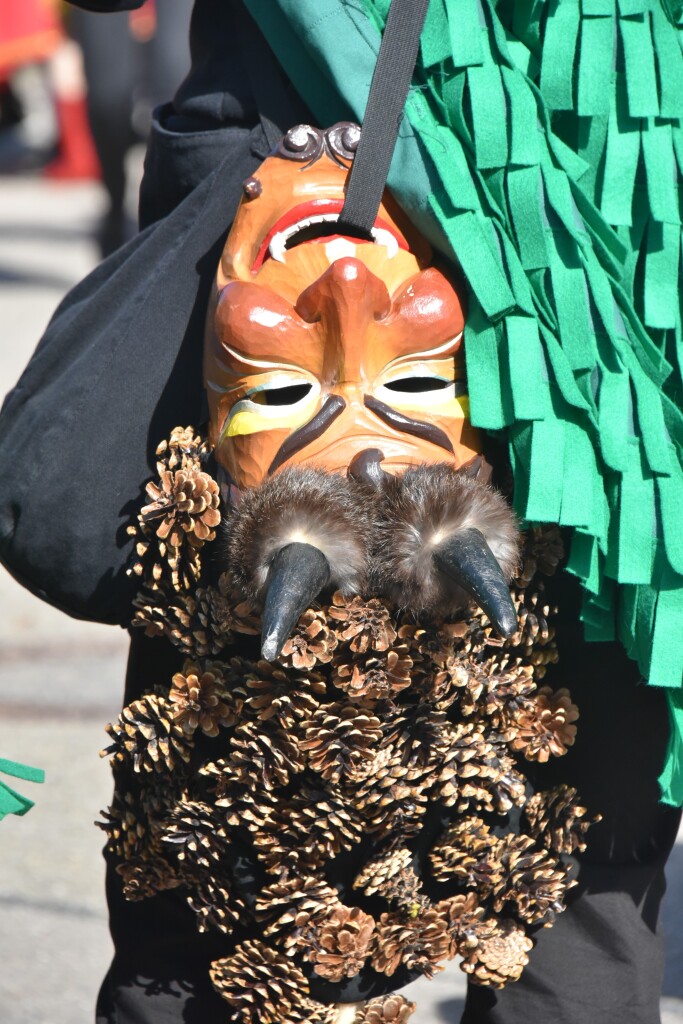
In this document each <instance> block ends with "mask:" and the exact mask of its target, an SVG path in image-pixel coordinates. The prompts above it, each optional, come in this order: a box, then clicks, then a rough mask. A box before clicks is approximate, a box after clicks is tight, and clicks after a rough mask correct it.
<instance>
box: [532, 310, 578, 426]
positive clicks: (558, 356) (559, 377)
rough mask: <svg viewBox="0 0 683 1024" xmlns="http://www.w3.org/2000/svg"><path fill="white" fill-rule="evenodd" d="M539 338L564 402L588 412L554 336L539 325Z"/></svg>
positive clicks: (570, 369)
mask: <svg viewBox="0 0 683 1024" xmlns="http://www.w3.org/2000/svg"><path fill="white" fill-rule="evenodd" d="M541 336H542V338H543V343H544V345H545V350H546V352H547V354H548V357H549V359H550V366H551V367H552V371H553V376H554V378H555V381H556V382H557V385H558V387H559V389H560V393H561V395H562V397H563V398H564V400H565V402H568V403H569V405H573V406H574V407H575V408H577V409H584V410H585V411H586V412H589V411H590V406H589V404H588V402H587V401H586V399H585V398H584V397H583V395H582V394H581V392H580V391H579V388H578V387H577V384H576V380H575V379H574V374H573V372H572V368H571V364H570V362H569V360H568V359H567V356H566V353H565V352H564V350H563V349H562V347H561V346H560V344H559V342H558V341H557V339H556V338H555V336H554V335H553V334H552V333H551V332H550V331H548V330H546V328H545V327H544V326H543V325H541Z"/></svg>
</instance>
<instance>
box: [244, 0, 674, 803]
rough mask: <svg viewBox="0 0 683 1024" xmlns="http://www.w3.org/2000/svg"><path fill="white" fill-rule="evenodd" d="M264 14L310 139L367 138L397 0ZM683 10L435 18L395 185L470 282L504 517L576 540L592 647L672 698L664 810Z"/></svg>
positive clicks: (635, 3)
mask: <svg viewBox="0 0 683 1024" xmlns="http://www.w3.org/2000/svg"><path fill="white" fill-rule="evenodd" d="M248 2H249V0H248ZM263 6H264V5H260V4H258V3H257V2H255V0H251V2H250V7H251V10H252V13H253V14H254V16H255V17H256V18H257V20H258V21H259V22H260V24H261V27H262V28H263V29H264V31H265V33H266V35H267V37H268V38H269V40H270V42H271V45H273V48H274V49H275V51H276V53H277V54H278V56H279V57H280V59H281V60H282V62H283V64H284V65H285V67H286V68H287V70H288V72H289V73H290V75H291V77H292V78H293V80H294V82H295V84H296V86H297V88H298V89H299V91H300V92H302V94H303V95H304V97H305V99H306V100H307V102H308V103H309V104H310V106H311V108H312V109H313V111H314V112H315V114H316V116H317V117H318V118H319V119H320V121H321V123H330V122H331V121H332V120H336V119H338V118H339V117H343V116H348V115H349V113H351V114H352V115H353V116H355V117H356V118H357V119H359V120H362V116H363V112H364V104H365V99H366V97H367V88H368V85H369V74H370V73H371V67H372V61H369V62H368V61H367V60H366V61H365V63H364V62H363V61H362V60H361V61H359V60H358V59H357V58H356V61H354V64H355V65H357V68H356V70H355V72H353V73H352V72H351V71H350V65H349V63H348V61H347V62H346V64H344V62H343V57H344V45H345V43H344V31H346V34H347V35H348V36H349V39H352V40H353V42H354V46H355V52H356V54H358V53H359V52H360V51H359V47H361V45H362V44H364V45H365V47H366V48H367V49H368V51H369V52H370V53H374V54H376V52H377V48H378V45H379V37H380V33H381V31H382V28H383V22H384V18H385V17H386V13H387V10H388V7H389V0H341V2H340V0H315V2H313V0H296V2H294V0H273V3H272V5H271V4H269V5H266V6H268V7H269V8H270V13H269V14H265V13H264V12H263ZM682 6H683V5H681V4H680V3H677V2H675V0H668V3H666V4H665V3H660V2H658V0H581V2H580V0H500V2H498V3H496V2H495V0H479V2H478V0H431V2H430V5H429V10H428V15H427V21H426V24H425V28H424V31H423V36H422V40H421V48H420V56H419V60H418V66H417V69H416V74H415V78H414V85H413V88H412V89H411V92H410V95H409V97H408V101H407V104H406V119H407V120H406V123H405V124H404V127H403V128H402V131H401V138H400V139H399V144H398V146H397V153H396V158H395V159H394V162H393V164H392V170H391V173H390V177H389V185H390V187H391V189H392V191H393V192H394V194H395V195H396V196H397V198H398V199H399V201H400V202H402V203H403V205H404V206H405V207H406V209H407V210H408V211H409V212H410V213H411V214H412V215H413V216H414V219H415V220H416V223H417V224H418V226H420V227H421V228H422V229H423V230H426V231H427V232H428V233H429V234H430V237H431V238H432V240H433V241H435V242H436V243H437V244H438V245H440V247H441V248H442V250H444V251H445V252H446V253H447V254H448V255H450V256H451V258H453V259H455V260H456V261H457V262H459V263H460V265H461V266H462V269H463V271H464V274H465V276H466V277H467V279H468V282H469V286H470V288H471V292H472V294H471V303H470V310H469V314H468V324H467V329H466V358H467V373H468V386H469V393H470V402H471V412H472V420H473V422H474V423H475V425H477V426H479V427H482V428H484V429H487V430H490V431H502V430H504V431H506V433H507V436H508V438H509V442H510V452H511V457H512V462H513V468H514V473H515V505H516V508H517V511H518V512H519V514H520V515H521V516H522V518H523V519H524V520H526V521H530V522H537V521H545V522H556V523H559V524H561V525H563V526H567V527H571V528H572V529H573V543H572V547H571V553H570V561H569V569H570V571H571V572H573V573H575V574H576V575H577V576H578V577H579V578H580V579H581V581H582V583H583V585H584V592H585V600H584V605H583V611H582V617H583V620H584V623H585V628H586V635H587V637H588V638H589V639H592V640H608V639H614V638H615V637H619V638H620V639H621V641H622V642H623V643H624V645H625V646H626V649H627V651H628V653H629V655H630V656H632V657H633V658H636V659H637V660H638V663H639V665H640V668H641V671H642V672H643V674H644V675H645V677H646V678H647V679H648V680H649V682H650V683H651V684H653V685H657V686H663V687H667V688H670V692H671V717H672V722H673V723H674V725H675V729H674V731H673V737H672V747H671V750H670V757H669V760H668V763H667V768H666V769H665V772H664V774H663V776H662V779H661V780H660V781H661V783H662V791H663V799H664V800H665V801H667V802H670V803H676V804H678V803H683V770H682V769H681V765H682V764H683V711H682V710H681V696H680V688H681V684H682V678H683V530H682V529H681V525H682V524H683V471H682V467H681V462H682V456H683V415H682V412H681V392H682V382H681V378H682V371H683V338H682V335H681V306H680V295H681V260H680V252H681V206H680V195H681V187H680V185H681V173H682V172H683V126H682V124H681V116H683V56H682V53H681V45H680V36H679V32H678V31H677V19H678V20H679V19H680V18H681V7H682ZM278 19H279V22H278ZM304 29H305V30H306V31H305V33H304ZM288 32H289V33H290V34H291V38H290V39H289V40H288V38H287V33H288ZM302 38H305V39H306V43H305V45H304V46H302V43H301V40H302ZM349 52H351V47H350V44H349ZM368 68H370V71H368ZM359 69H360V70H359ZM677 702H678V703H677ZM676 764H677V765H678V768H676V767H675V765H676Z"/></svg>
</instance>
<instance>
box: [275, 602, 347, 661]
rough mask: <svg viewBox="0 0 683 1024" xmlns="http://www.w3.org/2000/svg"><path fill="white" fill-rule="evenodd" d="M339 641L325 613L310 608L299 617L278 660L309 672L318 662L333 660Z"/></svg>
mask: <svg viewBox="0 0 683 1024" xmlns="http://www.w3.org/2000/svg"><path fill="white" fill-rule="evenodd" d="M337 643H338V641H337V638H336V636H335V635H334V633H333V632H332V631H331V630H330V627H329V626H328V625H327V623H326V621H325V616H324V615H323V613H322V612H319V611H315V610H314V609H313V608H309V609H308V611H305V612H304V613H303V615H302V616H301V618H300V619H299V621H298V623H297V626H296V629H295V630H294V632H293V633H292V635H291V636H290V638H289V639H288V640H287V642H286V643H285V645H284V647H283V648H282V653H281V654H280V656H279V657H278V659H277V660H278V661H279V663H280V664H281V665H285V666H286V667H287V668H293V669H298V670H299V671H300V672H307V671H309V670H310V669H312V668H314V667H315V666H316V665H317V664H320V665H326V664H327V663H328V662H330V661H332V655H333V653H334V650H335V648H336V646H337Z"/></svg>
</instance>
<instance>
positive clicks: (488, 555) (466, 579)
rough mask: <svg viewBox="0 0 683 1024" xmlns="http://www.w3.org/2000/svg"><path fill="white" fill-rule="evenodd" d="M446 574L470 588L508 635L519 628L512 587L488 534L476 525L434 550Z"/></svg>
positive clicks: (502, 632)
mask: <svg viewBox="0 0 683 1024" xmlns="http://www.w3.org/2000/svg"><path fill="white" fill-rule="evenodd" d="M433 557H434V563H435V565H436V567H437V569H439V570H440V571H441V572H442V573H445V575H446V576H448V577H449V579H451V580H453V581H454V582H455V583H457V584H458V585H459V586H460V587H462V589H463V590H466V591H467V593H468V594H470V595H471V596H472V597H473V598H474V600H475V601H476V602H477V604H478V605H479V607H480V608H481V609H482V611H484V612H486V614H487V615H488V617H489V619H490V620H491V623H492V625H493V626H494V628H495V629H496V630H497V631H498V632H499V633H500V634H501V636H504V637H510V636H512V634H513V633H514V632H515V631H516V629H517V612H516V610H515V606H514V604H513V603H512V598H511V597H510V588H509V587H508V584H507V581H506V579H505V577H504V576H503V572H502V570H501V568H500V566H499V565H498V562H497V561H496V558H495V555H494V554H493V552H492V551H491V548H490V547H489V546H488V544H487V543H486V540H485V538H484V535H483V534H482V533H481V532H480V531H479V530H475V529H474V528H470V529H467V530H459V531H458V532H457V533H456V534H454V535H453V536H452V537H449V539H448V540H447V541H445V542H444V543H443V544H441V545H440V546H439V547H438V548H437V549H436V550H435V551H434V556H433Z"/></svg>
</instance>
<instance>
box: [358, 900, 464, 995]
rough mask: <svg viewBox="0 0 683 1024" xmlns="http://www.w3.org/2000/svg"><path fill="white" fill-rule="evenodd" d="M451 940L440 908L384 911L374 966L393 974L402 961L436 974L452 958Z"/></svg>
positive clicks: (374, 956)
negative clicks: (413, 912) (412, 912)
mask: <svg viewBox="0 0 683 1024" xmlns="http://www.w3.org/2000/svg"><path fill="white" fill-rule="evenodd" d="M449 951H450V942H449V937H448V933H447V931H446V924H445V921H444V918H443V916H442V915H441V914H440V913H439V911H437V910H436V909H431V910H425V911H423V912H422V913H420V914H418V915H417V916H416V917H407V916H405V915H403V914H396V913H390V914H382V916H381V918H380V920H379V925H378V929H377V940H376V943H375V953H374V955H373V957H372V966H373V967H374V968H375V970H376V971H379V972H380V973H381V974H386V975H387V976H388V977H391V976H392V975H393V974H395V973H396V971H397V970H398V968H399V967H400V966H401V964H403V965H405V966H406V967H407V968H408V969H409V970H411V971H417V972H418V973H420V974H424V975H426V976H427V977H428V978H432V977H433V976H434V975H435V974H436V972H437V971H440V970H442V966H440V964H441V961H443V960H446V959H447V958H448V955H449Z"/></svg>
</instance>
